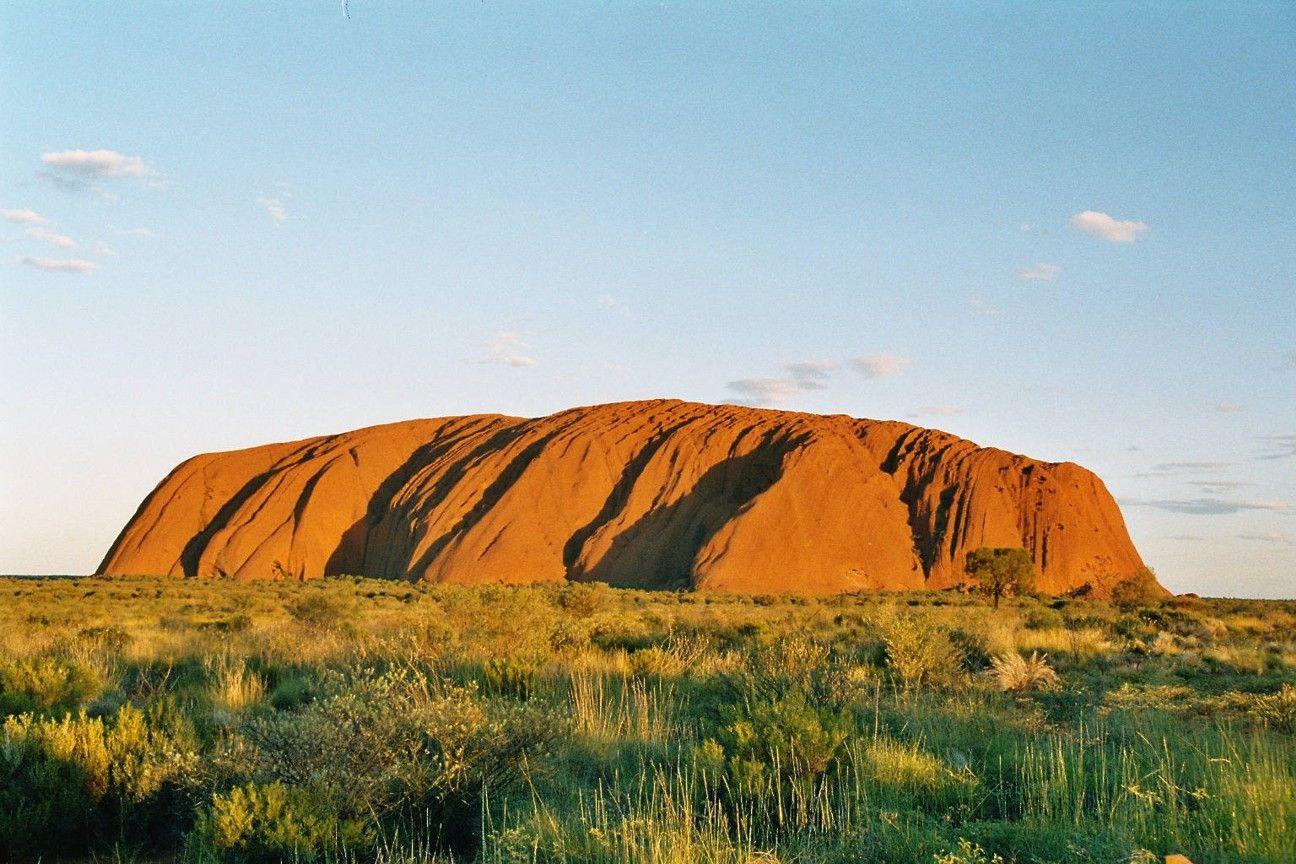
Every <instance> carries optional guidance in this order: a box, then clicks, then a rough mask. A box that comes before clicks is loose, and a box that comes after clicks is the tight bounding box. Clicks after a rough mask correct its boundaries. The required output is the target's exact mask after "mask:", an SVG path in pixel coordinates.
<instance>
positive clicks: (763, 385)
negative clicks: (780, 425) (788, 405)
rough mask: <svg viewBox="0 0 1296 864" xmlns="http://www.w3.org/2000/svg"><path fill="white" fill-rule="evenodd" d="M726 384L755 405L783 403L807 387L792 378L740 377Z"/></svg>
mask: <svg viewBox="0 0 1296 864" xmlns="http://www.w3.org/2000/svg"><path fill="white" fill-rule="evenodd" d="M725 386H726V387H728V388H729V389H730V390H732V391H734V392H735V393H739V394H741V395H743V396H745V397H747V400H748V401H750V402H751V403H752V404H755V405H781V404H782V403H783V402H785V401H787V399H788V397H790V396H794V395H796V394H797V393H800V392H801V391H802V390H804V389H805V388H804V387H802V386H801V384H800V382H797V381H794V380H792V379H791V378H740V379H739V380H737V381H730V382H729V383H728V384H726V385H725Z"/></svg>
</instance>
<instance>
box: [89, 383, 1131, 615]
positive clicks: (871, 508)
mask: <svg viewBox="0 0 1296 864" xmlns="http://www.w3.org/2000/svg"><path fill="white" fill-rule="evenodd" d="M980 546H1024V547H1025V548H1027V549H1029V550H1030V552H1031V554H1032V555H1033V556H1034V558H1035V563H1036V565H1037V567H1038V570H1039V573H1040V581H1039V587H1040V588H1041V589H1042V590H1045V591H1049V592H1053V593H1063V592H1067V591H1071V590H1075V589H1080V588H1083V587H1084V586H1089V588H1090V589H1091V590H1092V591H1093V592H1094V593H1095V594H1096V595H1097V596H1102V595H1104V594H1105V593H1107V592H1108V591H1109V590H1110V588H1111V586H1112V585H1113V584H1114V583H1115V582H1116V581H1118V580H1119V579H1121V578H1123V577H1125V576H1128V575H1130V574H1132V573H1135V572H1137V571H1139V570H1140V569H1142V567H1143V562H1142V561H1141V560H1140V559H1139V555H1138V552H1137V551H1135V549H1134V546H1133V544H1131V542H1130V539H1129V535H1128V534H1127V533H1126V530H1125V524H1124V521H1123V520H1122V519H1121V514H1120V511H1119V510H1118V509H1117V507H1116V503H1115V502H1114V501H1113V500H1112V497H1111V495H1110V494H1109V493H1108V491H1107V489H1106V488H1105V487H1104V486H1103V484H1102V481H1100V480H1099V479H1098V478H1097V477H1096V476H1094V475H1093V474H1091V473H1090V472H1089V471H1086V470H1085V469H1083V468H1081V467H1079V466H1078V465H1074V464H1071V463H1069V462H1063V463H1045V462H1038V461H1035V460H1033V459H1028V458H1026V457H1024V456H1016V455H1014V454H1011V453H1007V452H1004V451H1002V450H994V449H989V448H984V447H978V446H977V445H975V444H973V443H972V442H970V441H965V440H962V439H960V438H956V437H954V436H953V435H949V434H946V433H944V432H939V431H935V430H931V429H921V428H918V427H915V426H911V425H909V424H906V423H898V422H889V421H875V420H857V419H854V418H851V417H846V416H842V415H834V416H820V415H813V414H799V413H793V412H787V411H766V410H758V409H753V408H744V407H738V406H732V405H700V404H695V403H689V402H679V401H673V400H659V401H650V402H628V403H618V404H611V405H599V406H595V407H592V408H575V409H572V410H570V411H563V412H561V413H558V414H554V415H552V416H549V417H542V418H538V419H531V420H527V419H521V418H517V417H504V416H499V415H479V416H472V417H448V418H442V419H437V420H411V421H408V422H404V423H392V424H389V425H386V426H373V427H370V428H368V429H360V430H357V431H355V432H347V433H343V434H341V435H329V436H325V437H321V438H311V439H308V440H306V441H298V442H295V443H291V444H270V445H266V446H264V447H254V448H252V449H249V450H239V451H234V452H229V453H214V454H209V455H204V456H196V457H194V458H192V459H189V460H188V461H186V462H184V463H182V464H181V465H180V466H179V467H177V468H176V469H175V470H173V471H172V472H171V473H170V474H169V475H168V476H167V477H166V479H164V480H163V481H162V483H161V484H160V485H159V486H158V487H157V488H156V489H155V490H154V491H153V493H152V494H151V495H149V496H148V498H147V499H145V501H144V503H143V504H141V505H140V508H139V510H138V511H137V512H136V514H135V516H134V518H132V519H131V521H130V522H129V523H128V524H127V525H126V527H125V528H124V529H123V530H122V533H121V535H120V536H119V537H118V538H117V542H115V543H114V544H113V546H112V549H110V550H109V552H108V555H107V557H106V558H105V559H104V562H103V564H102V565H101V566H100V568H99V571H100V572H101V573H112V574H125V573H134V574H143V573H151V574H170V575H175V576H180V575H184V576H224V577H232V578H236V579H274V578H310V577H317V576H323V575H328V574H340V573H351V574H365V575H370V576H383V577H392V578H398V579H431V580H438V581H450V582H466V583H480V582H503V583H524V582H543V581H559V580H567V579H570V580H598V581H602V582H608V583H611V584H613V585H620V586H636V587H652V588H677V587H693V588H702V589H715V590H728V591H740V592H753V593H776V592H783V591H789V592H797V593H806V594H824V593H833V592H841V591H856V590H873V589H913V588H924V587H926V588H944V587H949V586H952V585H956V584H958V583H959V582H961V581H962V580H963V560H964V556H965V555H966V554H967V552H969V551H970V550H972V549H976V548H977V547H980Z"/></svg>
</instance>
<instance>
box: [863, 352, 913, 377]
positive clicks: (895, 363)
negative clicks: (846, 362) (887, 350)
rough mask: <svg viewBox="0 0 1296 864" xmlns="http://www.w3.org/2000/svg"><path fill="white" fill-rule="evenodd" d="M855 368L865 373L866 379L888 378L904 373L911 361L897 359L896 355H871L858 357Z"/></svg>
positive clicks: (903, 358) (901, 358) (902, 358)
mask: <svg viewBox="0 0 1296 864" xmlns="http://www.w3.org/2000/svg"><path fill="white" fill-rule="evenodd" d="M853 362H854V364H855V368H856V369H858V370H859V371H860V372H861V373H863V375H864V377H865V378H887V377H889V376H891V375H896V374H898V373H900V372H903V371H904V370H905V369H906V368H908V366H909V362H910V361H909V360H908V359H907V358H905V357H896V356H895V355H894V354H870V355H868V356H866V357H857V358H855V360H854V361H853Z"/></svg>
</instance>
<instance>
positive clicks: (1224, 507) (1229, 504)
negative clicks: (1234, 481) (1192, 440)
mask: <svg viewBox="0 0 1296 864" xmlns="http://www.w3.org/2000/svg"><path fill="white" fill-rule="evenodd" d="M1120 503H1121V504H1122V505H1123V506H1125V507H1151V508H1153V509H1155V510H1165V511H1166V512H1168V513H1186V514H1188V515H1191V516H1227V515H1230V514H1233V513H1241V512H1244V511H1247V510H1267V511H1270V512H1275V513H1286V512H1288V511H1289V510H1290V509H1291V505H1290V504H1289V503H1288V502H1286V501H1236V500H1234V501H1230V500H1227V499H1224V498H1123V499H1121V502H1120Z"/></svg>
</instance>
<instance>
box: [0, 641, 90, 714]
mask: <svg viewBox="0 0 1296 864" xmlns="http://www.w3.org/2000/svg"><path fill="white" fill-rule="evenodd" d="M102 687H103V680H102V679H101V678H100V677H99V676H98V675H96V674H94V672H93V671H92V670H91V669H89V668H87V667H86V666H84V665H82V664H79V663H76V662H73V661H70V660H64V659H61V658H58V657H51V656H32V657H16V658H11V659H5V660H0V716H4V715H8V714H21V713H24V712H30V711H36V712H59V711H68V710H75V709H77V708H80V707H82V706H83V705H85V704H86V703H88V702H89V701H90V700H91V699H92V698H94V696H95V695H96V694H98V693H99V691H100V690H101V689H102Z"/></svg>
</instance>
